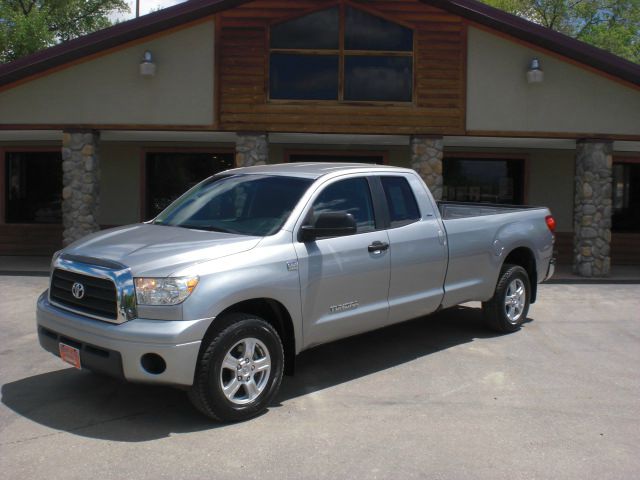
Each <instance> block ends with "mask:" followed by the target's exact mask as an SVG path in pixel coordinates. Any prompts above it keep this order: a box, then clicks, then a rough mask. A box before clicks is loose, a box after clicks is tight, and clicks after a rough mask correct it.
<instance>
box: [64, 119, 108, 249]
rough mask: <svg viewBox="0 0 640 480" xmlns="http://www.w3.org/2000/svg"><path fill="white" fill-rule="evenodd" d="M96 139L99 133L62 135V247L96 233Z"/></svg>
mask: <svg viewBox="0 0 640 480" xmlns="http://www.w3.org/2000/svg"><path fill="white" fill-rule="evenodd" d="M99 138H100V134H99V132H96V131H93V130H73V131H72V130H69V131H65V132H64V133H63V136H62V187H63V188H62V223H63V225H64V232H63V234H62V236H63V243H64V245H68V244H70V243H72V242H74V241H76V240H78V239H79V238H82V237H84V236H85V235H87V234H89V233H92V232H95V231H98V230H100V226H99V225H98V221H97V219H98V208H99V206H100V162H99V156H98V142H99Z"/></svg>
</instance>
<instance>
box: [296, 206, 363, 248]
mask: <svg viewBox="0 0 640 480" xmlns="http://www.w3.org/2000/svg"><path fill="white" fill-rule="evenodd" d="M356 230H357V227H356V220H355V219H354V218H353V215H351V214H350V213H346V212H335V213H333V212H332V213H321V214H320V215H318V218H316V221H315V222H314V224H313V225H304V226H303V227H302V229H301V237H302V241H303V242H312V241H313V240H315V239H316V238H323V237H343V236H345V235H353V234H354V233H356Z"/></svg>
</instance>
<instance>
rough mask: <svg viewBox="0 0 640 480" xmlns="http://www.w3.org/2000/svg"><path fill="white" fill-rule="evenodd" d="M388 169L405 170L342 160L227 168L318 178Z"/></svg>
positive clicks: (234, 171) (243, 172)
mask: <svg viewBox="0 0 640 480" xmlns="http://www.w3.org/2000/svg"><path fill="white" fill-rule="evenodd" d="M374 170H377V171H380V170H388V171H390V172H391V171H395V172H403V171H407V169H405V168H400V167H392V166H388V165H376V164H368V163H342V162H293V163H278V164H273V165H258V166H254V167H242V168H235V169H233V170H228V172H233V173H242V174H263V175H284V176H291V177H303V178H312V179H316V178H320V177H322V176H324V175H328V174H331V173H336V172H341V173H346V172H370V171H374Z"/></svg>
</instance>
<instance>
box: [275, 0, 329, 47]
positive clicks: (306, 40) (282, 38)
mask: <svg viewBox="0 0 640 480" xmlns="http://www.w3.org/2000/svg"><path fill="white" fill-rule="evenodd" d="M339 28H340V10H339V9H338V7H334V8H329V9H327V10H321V11H319V12H314V13H310V14H309V15H305V16H303V17H299V18H294V19H293V20H289V21H286V22H282V23H279V24H276V25H274V26H273V27H271V48H296V49H303V48H304V49H327V50H337V49H338V45H339V40H338V38H339Z"/></svg>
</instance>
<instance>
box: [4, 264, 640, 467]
mask: <svg viewBox="0 0 640 480" xmlns="http://www.w3.org/2000/svg"><path fill="white" fill-rule="evenodd" d="M46 283H47V279H46V278H44V277H34V276H0V306H1V313H0V319H1V320H0V321H1V323H2V333H1V334H0V335H1V336H0V339H1V343H0V384H1V385H2V386H1V395H2V399H1V403H0V472H1V473H0V475H1V476H2V478H11V479H14V478H15V479H23V478H24V479H27V478H28V479H45V478H46V479H47V480H51V479H58V478H60V479H62V478H64V479H76V478H78V479H87V478H94V479H111V478H113V479H122V478H130V479H147V478H148V479H154V480H157V479H162V478H170V479H181V478H198V479H199V478H208V479H227V478H229V479H232V478H233V479H238V478H243V479H254V478H255V479H263V480H267V479H301V478H314V479H315V478H319V479H325V478H326V479H332V480H334V479H368V478H372V479H373V478H380V479H412V478H429V479H465V478H473V479H492V480H496V479H509V480H516V479H533V478H540V479H548V478H554V479H555V478H562V479H580V480H584V479H591V478H594V479H596V478H597V479H599V480H602V479H631V478H638V476H639V475H640V455H638V451H639V450H638V445H640V285H637V284H636V285H630V284H620V285H610V284H609V285H598V284H589V285H572V284H562V285H542V286H541V287H540V290H539V301H538V303H536V304H535V305H533V306H532V307H531V310H530V313H529V320H528V321H527V323H526V324H525V325H524V326H523V328H522V329H521V330H520V331H519V332H517V333H515V334H511V335H496V334H494V333H492V332H490V331H487V330H486V329H485V328H484V327H483V325H482V323H481V318H480V311H479V309H478V306H479V305H477V304H469V305H466V306H464V307H458V308H455V309H452V310H448V311H445V312H442V313H439V314H437V315H433V316H430V317H426V318H423V319H418V320H415V321H412V322H408V323H404V324H401V325H397V326H394V327H390V328H386V329H383V330H380V331H377V332H372V333H369V334H365V335H361V336H358V337H354V338H351V339H347V340H343V341H340V342H337V343H333V344H330V345H325V346H321V347H318V348H316V349H313V350H310V351H308V352H306V353H303V354H302V356H301V357H300V358H299V361H298V365H297V374H296V376H295V377H285V380H284V382H283V386H282V391H281V394H280V396H279V397H278V401H277V402H276V404H274V405H273V406H272V407H271V408H270V409H269V411H268V412H267V413H265V414H264V415H262V416H260V417H258V418H255V419H253V420H251V421H248V422H244V423H239V424H230V425H219V424H215V423H212V422H210V421H209V420H207V419H206V418H204V417H202V416H200V415H199V414H198V413H197V412H196V411H195V410H194V409H193V408H192V407H191V405H190V404H189V402H188V400H187V398H186V395H185V394H184V392H181V391H179V390H174V389H171V388H163V387H151V386H145V385H132V384H126V383H120V382H117V381H114V380H111V379H109V378H106V377H102V376H98V375H94V374H91V373H88V372H82V371H77V370H74V369H73V368H70V367H67V366H66V365H65V364H63V363H62V362H61V361H60V360H59V359H58V358H56V357H54V356H52V355H50V354H49V353H47V352H45V351H43V350H41V349H40V347H39V345H38V342H37V337H36V333H35V318H34V311H35V301H36V298H37V296H38V295H39V293H40V292H41V291H43V290H44V289H45V288H46Z"/></svg>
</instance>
